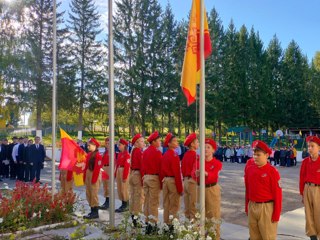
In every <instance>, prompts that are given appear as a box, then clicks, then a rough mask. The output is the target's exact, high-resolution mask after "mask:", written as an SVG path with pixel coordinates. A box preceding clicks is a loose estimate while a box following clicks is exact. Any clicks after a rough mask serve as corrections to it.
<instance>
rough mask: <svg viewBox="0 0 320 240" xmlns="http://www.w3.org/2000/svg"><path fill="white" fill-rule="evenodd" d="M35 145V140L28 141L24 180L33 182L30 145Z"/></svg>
mask: <svg viewBox="0 0 320 240" xmlns="http://www.w3.org/2000/svg"><path fill="white" fill-rule="evenodd" d="M32 145H33V140H32V139H30V140H29V141H28V146H27V147H26V148H25V159H24V160H25V166H24V181H25V182H31V181H32V180H31V178H30V174H31V168H32V166H31V160H30V159H29V151H30V147H31V146H32Z"/></svg>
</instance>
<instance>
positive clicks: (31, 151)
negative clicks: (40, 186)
mask: <svg viewBox="0 0 320 240" xmlns="http://www.w3.org/2000/svg"><path fill="white" fill-rule="evenodd" d="M45 157H46V153H45V148H44V146H43V145H42V144H41V142H40V137H35V138H34V142H33V139H28V137H20V138H17V137H13V138H12V142H11V143H9V141H8V139H2V140H0V181H2V179H10V180H19V181H25V182H32V181H35V182H40V174H41V169H43V167H44V160H45Z"/></svg>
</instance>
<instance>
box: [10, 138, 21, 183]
mask: <svg viewBox="0 0 320 240" xmlns="http://www.w3.org/2000/svg"><path fill="white" fill-rule="evenodd" d="M18 146H19V139H18V138H17V137H13V138H12V143H10V144H9V150H8V154H9V159H10V180H17V171H18V161H17V159H16V158H17V155H18Z"/></svg>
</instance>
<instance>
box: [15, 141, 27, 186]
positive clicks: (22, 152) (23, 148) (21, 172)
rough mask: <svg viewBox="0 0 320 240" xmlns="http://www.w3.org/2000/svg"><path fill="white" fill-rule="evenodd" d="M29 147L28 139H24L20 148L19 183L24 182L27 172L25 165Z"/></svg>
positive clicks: (18, 158)
mask: <svg viewBox="0 0 320 240" xmlns="http://www.w3.org/2000/svg"><path fill="white" fill-rule="evenodd" d="M27 146H28V138H27V137H24V138H23V140H22V143H20V145H19V147H18V157H17V160H18V174H17V175H18V180H19V181H24V178H25V177H24V172H25V170H24V169H25V167H26V166H25V165H26V161H25V158H26V147H27Z"/></svg>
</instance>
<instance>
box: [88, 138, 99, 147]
mask: <svg viewBox="0 0 320 240" xmlns="http://www.w3.org/2000/svg"><path fill="white" fill-rule="evenodd" d="M89 142H91V143H93V144H94V145H96V147H97V148H98V147H100V143H99V142H98V141H97V140H96V139H95V138H90V139H89Z"/></svg>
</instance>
